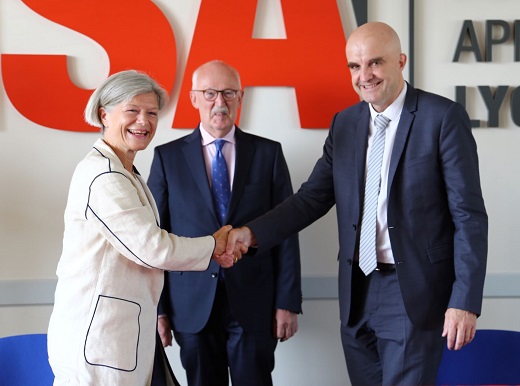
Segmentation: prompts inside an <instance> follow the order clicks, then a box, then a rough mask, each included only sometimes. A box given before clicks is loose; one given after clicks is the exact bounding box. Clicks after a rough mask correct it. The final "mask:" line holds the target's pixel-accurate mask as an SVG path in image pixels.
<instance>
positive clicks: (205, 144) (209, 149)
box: [199, 123, 236, 190]
mask: <svg viewBox="0 0 520 386" xmlns="http://www.w3.org/2000/svg"><path fill="white" fill-rule="evenodd" d="M199 126H200V135H201V137H202V153H203V154H204V162H205V163H206V173H207V174H208V180H209V184H210V186H211V162H212V161H213V158H214V157H215V153H216V152H217V148H216V146H215V144H214V142H215V140H216V139H217V138H214V137H213V136H212V135H211V134H210V133H208V132H207V131H206V129H204V127H202V123H201V124H200V125H199ZM221 139H225V140H226V143H225V144H224V146H223V147H222V154H223V155H224V158H225V159H226V164H227V168H228V173H229V184H230V185H231V190H233V176H234V174H235V173H234V172H235V159H236V150H235V145H236V141H235V125H233V128H232V129H231V130H229V133H227V134H226V135H225V136H224V137H223V138H221Z"/></svg>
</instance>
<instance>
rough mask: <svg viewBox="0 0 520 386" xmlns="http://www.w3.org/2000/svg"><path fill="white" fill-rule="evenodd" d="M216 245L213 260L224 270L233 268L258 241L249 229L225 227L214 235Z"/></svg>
mask: <svg viewBox="0 0 520 386" xmlns="http://www.w3.org/2000/svg"><path fill="white" fill-rule="evenodd" d="M213 237H214V238H215V241H216V245H215V250H214V251H213V260H215V261H216V262H217V263H218V264H219V265H220V266H221V267H222V268H229V267H232V266H233V265H234V264H236V263H237V262H238V260H240V259H241V258H242V255H243V254H244V253H246V252H247V250H248V249H249V247H250V246H251V245H255V244H256V239H255V236H254V234H253V232H251V230H250V229H249V228H248V227H242V228H235V229H233V227H232V226H231V225H225V226H223V227H222V228H220V229H219V230H218V231H216V232H215V233H214V234H213Z"/></svg>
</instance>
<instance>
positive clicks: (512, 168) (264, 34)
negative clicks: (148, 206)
mask: <svg viewBox="0 0 520 386" xmlns="http://www.w3.org/2000/svg"><path fill="white" fill-rule="evenodd" d="M204 1H205V0H194V1H189V2H187V1H184V0H155V1H154V3H155V4H156V5H157V7H158V8H159V9H160V11H161V12H162V13H163V14H164V15H165V17H166V18H167V20H168V21H169V22H170V24H171V27H172V30H173V31H174V34H175V41H176V47H177V64H176V66H177V67H176V69H175V70H172V71H175V79H174V83H173V87H172V92H171V101H170V103H169V104H168V106H167V107H166V108H165V110H164V111H163V113H162V116H161V120H160V122H161V123H160V125H159V128H158V131H157V134H156V136H155V138H154V140H153V142H152V144H151V145H150V147H149V148H148V149H147V150H145V151H143V152H141V153H140V154H138V155H137V159H136V166H137V168H138V169H139V170H140V172H141V174H143V175H144V176H145V177H147V176H148V172H149V168H150V164H151V159H152V155H153V154H152V153H153V151H152V149H153V147H154V146H157V145H159V144H162V143H165V142H167V141H170V140H172V139H175V138H178V137H180V136H183V135H185V134H187V133H188V132H189V131H190V130H191V128H190V129H187V128H183V129H177V128H176V129H172V122H173V119H174V116H175V114H176V108H177V104H178V103H177V101H178V100H179V98H181V99H182V98H185V99H187V98H188V95H187V94H181V83H182V79H183V78H184V76H185V74H184V70H185V67H186V62H187V60H188V57H189V50H190V44H191V42H192V38H193V33H194V29H195V26H196V23H197V16H198V12H199V9H200V7H201V5H202V3H204ZM286 1H287V2H292V3H294V0H258V2H257V13H256V18H255V25H254V31H253V33H254V34H255V37H256V38H269V39H285V38H288V37H287V36H286V31H285V27H284V15H283V12H282V4H283V3H284V2H286ZM329 1H330V0H329ZM331 1H333V2H334V3H336V5H337V7H338V12H339V17H340V19H341V23H342V26H343V30H344V34H345V37H347V36H348V34H349V33H350V31H351V30H352V29H353V28H354V27H355V25H356V19H355V17H354V13H353V6H352V3H351V2H350V1H347V0H337V1H336V0H331ZM92 3H95V2H92ZM104 3H105V4H108V3H110V1H105V2H104ZM221 3H222V4H225V2H221ZM100 4H101V3H100ZM367 5H368V6H367V16H368V20H369V21H375V20H378V21H384V22H387V23H389V24H390V25H392V26H393V27H394V28H395V29H396V31H397V32H398V33H399V35H400V36H401V40H402V46H403V47H402V48H403V51H404V52H405V53H407V54H409V56H410V58H409V59H410V61H409V63H408V65H407V68H406V70H405V72H406V73H405V78H406V79H410V77H413V82H414V85H415V86H416V87H418V88H423V89H425V90H428V91H433V92H436V93H439V94H442V95H444V96H446V97H449V98H452V99H455V98H456V87H457V86H464V87H465V89H464V90H463V91H464V92H463V93H462V92H461V91H459V93H461V94H459V96H458V98H459V99H458V100H460V98H461V95H464V96H465V104H466V107H467V109H468V112H469V114H470V117H471V118H472V119H473V120H474V121H475V123H476V124H477V123H478V125H479V126H480V127H475V128H474V135H475V137H476V140H477V144H478V150H479V155H480V168H481V176H482V188H483V192H484V198H485V202H486V206H487V209H488V214H489V220H490V234H489V236H490V250H489V259H488V275H487V279H486V286H485V299H484V306H483V314H482V316H481V317H480V319H479V320H478V328H497V329H512V330H519V329H520V323H519V322H518V320H520V311H518V310H520V259H519V257H520V256H519V252H518V243H517V240H518V237H519V235H520V225H519V221H518V219H519V218H520V205H518V203H517V201H516V200H517V197H519V196H520V173H519V165H520V152H519V151H518V150H517V146H518V145H519V144H520V128H519V126H520V120H519V119H517V118H516V115H518V114H520V101H519V99H520V98H519V97H518V96H516V94H515V90H516V88H517V87H519V86H520V71H519V70H520V64H519V62H518V60H515V55H516V54H517V52H518V51H519V47H520V24H519V23H515V20H517V19H520V8H519V7H518V4H517V1H515V0H499V1H489V0H455V1H453V0H437V1H435V2H432V1H427V0H414V1H410V0H393V1H391V2H389V1H385V0H368V1H367ZM223 6H224V5H223ZM410 10H413V17H410V16H412V15H410ZM97 11H98V12H100V13H102V12H103V7H101V6H100V7H99V9H98V10H97ZM411 20H412V21H413V23H411V22H410V21H411ZM465 21H466V24H465ZM468 21H469V22H468ZM488 21H495V22H492V23H487V24H488V25H492V26H493V27H492V28H491V29H490V30H489V31H488V33H487V36H486V22H488ZM496 21H501V23H499V22H496ZM95 22H96V21H95V20H93V21H92V23H95ZM234 22H235V21H234V20H219V22H218V26H219V27H218V28H216V29H215V34H214V40H212V41H211V42H208V45H218V44H219V38H221V37H222V36H225V34H226V24H227V23H234ZM504 24H505V25H507V26H508V27H509V29H510V30H509V38H507V39H505V37H506V36H505V35H504V33H505V32H507V28H508V27H505V26H504ZM468 26H469V27H468ZM470 27H473V28H474V31H475V37H476V39H477V40H473V41H470V40H469V38H470V36H469V35H468V34H469V32H468V33H465V36H466V39H465V43H464V46H465V47H469V46H471V44H473V48H475V47H476V46H475V45H476V44H478V50H479V51H480V52H481V53H482V54H483V55H484V53H485V51H486V48H487V46H489V44H487V46H486V43H493V42H495V43H496V44H493V45H492V46H491V47H489V48H490V49H491V53H492V58H489V57H488V58H487V59H490V60H488V61H486V60H485V59H486V58H482V60H481V61H479V60H477V58H476V57H475V54H474V52H472V51H471V50H465V51H463V52H461V53H460V57H459V58H458V60H457V61H454V56H455V53H456V49H457V46H458V44H459V38H460V35H461V33H463V31H469V29H468V28H470ZM127 28H128V31H127V32H128V39H132V36H136V35H138V34H139V33H140V32H139V31H140V29H142V28H146V17H145V15H143V21H142V23H137V24H136V23H129V25H128V27H127ZM464 28H466V30H464ZM470 29H471V28H470ZM502 37H504V39H502ZM158 38H160V37H158ZM289 38H290V37H289ZM500 40H505V41H504V42H503V43H498V42H499V41H500ZM411 45H412V46H411ZM146 50H147V48H146V47H136V49H135V53H134V54H135V55H147V51H146ZM0 52H1V53H2V54H63V55H67V56H68V59H67V68H68V70H69V75H70V76H71V79H72V80H73V82H74V83H75V84H77V85H78V86H80V87H82V88H84V89H93V88H95V87H96V85H97V84H99V82H100V81H101V80H102V79H103V78H104V77H105V76H106V75H107V72H108V70H109V67H110V64H109V60H108V57H107V55H105V53H104V51H103V48H102V47H101V46H99V45H98V44H95V43H94V42H93V41H92V40H90V39H88V38H86V37H85V36H83V35H82V34H81V33H79V32H76V31H73V30H71V29H69V28H66V27H64V26H62V25H59V24H57V23H55V22H52V21H50V20H48V19H46V18H44V17H42V16H41V15H39V14H38V13H36V12H34V11H33V10H31V9H30V8H29V7H28V6H27V5H26V4H24V2H22V1H20V0H1V1H0ZM312 54H313V48H312V47H308V55H312ZM342 54H343V51H342ZM248 55H251V53H248ZM322 60H323V61H324V62H325V61H327V57H323V58H322ZM228 61H229V62H230V64H234V63H233V61H232V60H228ZM2 64H3V63H2V62H0V68H1V69H2V79H1V81H0V82H1V83H0V88H1V90H0V165H1V166H2V173H1V174H0V175H1V182H0V320H1V322H0V336H8V335H16V334H25V333H42V332H46V329H47V324H48V319H49V316H50V313H51V311H52V300H53V291H54V286H55V284H56V277H55V270H56V265H57V262H58V259H59V256H60V253H61V241H62V233H63V211H64V209H65V203H66V197H67V193H68V186H69V182H70V177H71V175H72V172H73V170H74V167H75V166H76V163H77V162H78V161H79V160H80V159H81V158H83V156H84V155H85V154H86V152H87V151H88V150H89V149H90V148H91V146H92V144H93V143H94V141H95V140H96V138H98V137H99V134H98V133H87V132H73V131H66V130H56V129H52V128H48V127H45V126H44V125H40V124H38V123H35V122H33V121H31V120H30V119H28V118H27V117H26V116H25V115H24V114H23V113H22V112H20V111H19V110H17V108H16V107H15V105H14V104H13V103H12V101H11V99H10V95H9V93H8V91H7V90H6V87H4V85H5V84H6V79H5V76H6V74H5V72H4V70H5V68H4V67H3V66H2ZM302 66H305V61H302ZM238 69H239V71H240V70H241V68H240V67H239V68H238ZM260 69H261V68H260V66H259V70H260ZM411 69H412V70H413V71H410V70H411ZM343 71H344V73H343V74H341V76H344V77H346V79H347V81H348V84H347V87H349V88H350V77H349V74H348V68H346V67H345V68H344V69H343ZM190 75H191V74H188V75H187V76H190ZM307 76H308V77H313V78H314V79H318V80H319V79H320V77H321V76H322V74H320V73H308V74H307ZM478 86H482V87H481V88H478ZM499 86H502V87H500V88H499ZM459 90H461V88H460V87H459ZM32 92H33V93H34V94H33V95H28V97H31V98H33V99H34V100H35V101H36V102H35V103H37V100H38V98H41V100H44V99H45V98H46V97H47V96H48V95H49V93H52V89H34V90H33V91H32ZM348 92H350V90H348V91H346V94H347V93H348ZM486 93H487V94H486ZM35 96H37V98H34V97H35ZM323 98H324V99H325V100H324V101H323V102H322V103H327V101H326V98H327V96H323ZM486 101H487V103H486ZM493 103H494V105H493ZM317 108H320V106H319V105H318V106H317ZM57 111H59V109H58V110H57ZM56 115H57V116H56V117H55V119H56V120H59V113H58V114H56ZM64 115H66V114H64ZM299 117H300V115H299V111H298V104H297V100H296V93H295V90H294V88H292V87H287V86H283V87H260V86H259V87H246V95H245V99H244V103H243V106H242V113H241V117H240V126H241V127H242V128H243V129H244V130H246V131H248V132H251V133H255V134H258V135H262V136H265V137H269V138H272V139H275V140H278V141H280V142H281V143H282V145H283V149H284V152H285V155H286V158H287V162H288V164H289V168H290V170H291V175H292V179H293V185H294V188H295V189H297V188H298V187H299V186H300V184H301V183H302V182H303V181H305V179H306V177H307V176H308V174H309V173H310V171H311V169H312V167H313V165H314V162H315V161H316V159H317V158H318V157H319V156H320V155H321V150H322V145H323V141H324V139H325V137H326V135H327V130H326V129H327V127H326V125H324V127H322V128H318V129H307V128H304V129H302V128H301V124H300V118H299ZM330 118H332V116H331V117H330ZM197 123H198V122H197V121H193V123H192V125H191V126H193V127H195V125H196V124H197ZM492 126H496V127H492ZM300 244H301V250H302V275H303V285H304V289H303V290H304V293H303V295H304V304H303V309H304V313H303V315H302V316H300V318H299V322H300V330H299V332H298V333H297V335H296V336H295V337H294V338H292V339H291V340H289V341H288V342H284V343H282V344H280V345H279V347H278V349H277V353H276V368H275V371H274V374H273V377H274V382H275V384H276V385H302V386H306V385H315V384H326V385H330V386H335V385H338V386H339V385H348V377H347V372H346V368H345V364H344V359H343V353H342V351H341V343H340V340H339V316H338V303H337V299H336V297H337V286H336V278H337V263H336V257H337V244H338V243H337V232H336V219H335V212H334V210H332V211H331V212H330V213H329V214H328V215H327V216H325V217H324V218H322V219H321V220H319V221H318V222H316V223H315V224H313V225H312V226H310V227H309V228H307V229H305V230H304V231H303V232H302V233H301V237H300ZM168 355H169V357H170V359H171V362H172V364H173V367H174V370H175V371H176V373H177V374H182V370H180V369H181V367H180V363H179V359H178V349H177V347H173V348H169V349H168ZM180 379H181V381H184V380H183V378H182V375H181V377H180Z"/></svg>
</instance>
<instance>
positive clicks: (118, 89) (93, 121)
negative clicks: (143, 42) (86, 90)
mask: <svg viewBox="0 0 520 386" xmlns="http://www.w3.org/2000/svg"><path fill="white" fill-rule="evenodd" d="M151 92H153V93H155V95H157V102H158V105H159V110H160V109H162V107H163V106H164V104H165V103H166V101H167V100H168V93H167V92H166V90H165V89H164V88H162V87H161V86H160V85H159V84H158V83H157V82H156V81H155V80H153V79H152V78H150V77H149V76H148V75H146V74H145V73H142V72H139V71H136V70H127V71H121V72H117V73H115V74H113V75H111V76H109V77H108V78H107V79H106V80H105V81H104V82H103V84H101V86H99V87H98V88H97V89H96V90H95V91H94V92H93V93H92V95H91V96H90V99H89V100H88V103H87V107H86V108H85V113H84V115H85V121H86V122H87V123H88V124H89V125H92V126H96V127H99V128H101V130H102V131H103V130H104V127H103V122H101V118H100V116H99V109H100V108H101V107H103V108H105V109H106V110H107V111H110V110H112V108H113V107H115V106H117V105H119V104H121V103H126V102H129V101H130V100H132V99H133V98H134V97H135V96H137V95H142V94H148V93H151Z"/></svg>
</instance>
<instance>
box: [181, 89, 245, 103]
mask: <svg viewBox="0 0 520 386" xmlns="http://www.w3.org/2000/svg"><path fill="white" fill-rule="evenodd" d="M191 91H197V92H201V93H202V96H203V97H204V99H206V100H207V101H208V102H214V101H216V100H217V99H218V94H220V95H222V99H224V100H225V101H226V102H231V101H234V100H235V99H236V97H237V96H238V94H239V93H240V92H242V90H234V89H232V88H225V89H224V90H215V89H214V88H207V89H205V90H191ZM206 91H215V92H216V93H217V96H216V97H215V99H208V98H207V97H206ZM225 91H233V93H234V96H233V98H231V99H226V97H225V96H224V92H225Z"/></svg>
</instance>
